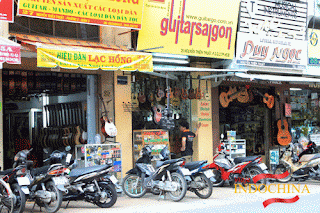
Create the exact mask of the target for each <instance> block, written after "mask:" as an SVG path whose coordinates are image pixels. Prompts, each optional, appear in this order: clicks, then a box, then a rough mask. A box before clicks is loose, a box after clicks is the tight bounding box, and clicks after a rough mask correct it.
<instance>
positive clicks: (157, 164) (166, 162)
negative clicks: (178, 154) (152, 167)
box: [156, 158, 182, 168]
mask: <svg viewBox="0 0 320 213" xmlns="http://www.w3.org/2000/svg"><path fill="white" fill-rule="evenodd" d="M179 161H182V158H178V159H172V160H166V161H157V162H156V167H157V168H158V167H160V166H162V165H164V164H172V163H176V162H179Z"/></svg>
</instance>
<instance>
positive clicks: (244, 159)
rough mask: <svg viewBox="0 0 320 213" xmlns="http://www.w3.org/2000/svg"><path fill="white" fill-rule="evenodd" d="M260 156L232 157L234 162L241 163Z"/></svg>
mask: <svg viewBox="0 0 320 213" xmlns="http://www.w3.org/2000/svg"><path fill="white" fill-rule="evenodd" d="M259 157H260V156H248V157H238V158H235V159H234V161H233V162H234V163H235V164H239V163H243V162H249V161H254V160H256V159H257V158H259Z"/></svg>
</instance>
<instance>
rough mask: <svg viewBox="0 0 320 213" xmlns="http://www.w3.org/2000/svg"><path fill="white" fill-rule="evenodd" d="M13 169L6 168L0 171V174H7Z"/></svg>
mask: <svg viewBox="0 0 320 213" xmlns="http://www.w3.org/2000/svg"><path fill="white" fill-rule="evenodd" d="M12 171H13V169H6V170H4V171H0V175H7V174H10V173H11V172H12Z"/></svg>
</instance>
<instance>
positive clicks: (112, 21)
mask: <svg viewBox="0 0 320 213" xmlns="http://www.w3.org/2000/svg"><path fill="white" fill-rule="evenodd" d="M18 7H19V8H18V15H21V16H28V17H34V18H43V19H50V20H58V21H66V22H75V23H86V24H93V25H111V26H117V27H127V28H134V29H141V21H142V8H143V1H142V0H90V1H88V0H67V1H56V0H43V1H42V0H41V1H39V0H37V1H35V0H32V1H30V0H19V5H18Z"/></svg>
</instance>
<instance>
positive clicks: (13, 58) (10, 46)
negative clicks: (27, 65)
mask: <svg viewBox="0 0 320 213" xmlns="http://www.w3.org/2000/svg"><path fill="white" fill-rule="evenodd" d="M20 47H21V46H20V44H18V43H15V42H13V41H11V40H9V39H6V38H3V37H0V63H3V62H7V63H8V64H21V53H20Z"/></svg>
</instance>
